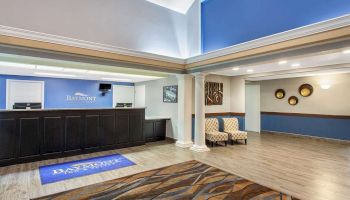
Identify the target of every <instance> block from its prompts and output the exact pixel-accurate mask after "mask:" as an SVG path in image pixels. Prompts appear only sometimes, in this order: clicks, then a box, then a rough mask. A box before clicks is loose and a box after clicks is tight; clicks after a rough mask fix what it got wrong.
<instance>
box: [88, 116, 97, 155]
mask: <svg viewBox="0 0 350 200" xmlns="http://www.w3.org/2000/svg"><path fill="white" fill-rule="evenodd" d="M99 127H100V117H99V115H86V117H85V149H91V148H97V147H99V145H100V137H99Z"/></svg>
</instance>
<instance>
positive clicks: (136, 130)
mask: <svg viewBox="0 0 350 200" xmlns="http://www.w3.org/2000/svg"><path fill="white" fill-rule="evenodd" d="M129 118H130V120H129V123H130V127H129V132H130V135H131V141H132V142H144V141H145V138H144V135H143V120H144V116H142V113H139V112H132V113H130V115H129Z"/></svg>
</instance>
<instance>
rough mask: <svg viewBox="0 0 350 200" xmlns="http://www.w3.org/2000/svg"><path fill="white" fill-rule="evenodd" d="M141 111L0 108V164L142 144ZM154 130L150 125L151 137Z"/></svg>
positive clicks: (142, 111) (142, 119)
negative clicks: (15, 109) (17, 109)
mask: <svg viewBox="0 0 350 200" xmlns="http://www.w3.org/2000/svg"><path fill="white" fill-rule="evenodd" d="M144 113H145V112H144V109H93V110H84V109H79V110H31V111H23V110H22V111H0V166H4V165H9V164H15V163H22V162H31V161H36V160H42V159H49V158H58V157H62V156H67V155H76V154H79V153H87V152H95V151H101V150H108V149H114V148H122V147H129V146H136V145H142V144H144V142H145V139H144V131H143V126H144V116H145V114H144ZM161 126H162V125H157V127H159V129H161V128H160V127H161ZM157 130H158V128H157ZM154 131H155V129H154V125H153V128H152V130H151V132H152V133H151V134H152V137H153V138H155V132H154ZM158 134H159V135H160V132H159V133H158Z"/></svg>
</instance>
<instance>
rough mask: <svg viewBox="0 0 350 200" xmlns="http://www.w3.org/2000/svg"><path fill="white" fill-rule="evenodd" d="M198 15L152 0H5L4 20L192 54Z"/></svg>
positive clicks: (0, 22)
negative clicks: (190, 34)
mask: <svg viewBox="0 0 350 200" xmlns="http://www.w3.org/2000/svg"><path fill="white" fill-rule="evenodd" d="M192 12H198V10H197V9H190V11H189V12H188V13H187V15H188V16H194V15H197V14H196V13H192ZM24 19H25V20H24ZM197 21H198V20H197V19H195V18H191V17H187V16H186V15H183V14H180V13H177V12H175V11H171V10H169V9H165V8H163V7H160V6H158V5H156V4H153V3H150V2H148V1H146V0H142V1H141V0H103V1H100V0H74V1H71V0H51V1H47V0H31V1H30V2H28V1H25V0H2V1H1V6H0V25H5V26H10V27H15V28H21V29H26V30H31V31H36V32H42V33H47V34H53V35H58V36H64V37H69V38H75V39H80V40H85V41H90V42H96V43H101V44H107V45H113V46H116V47H121V48H127V49H131V50H137V51H144V52H149V53H156V54H160V55H168V56H173V57H187V56H189V55H188V53H189V51H188V49H189V48H188V45H190V44H189V43H188V42H187V27H188V24H196V23H198V22H197ZM193 27H197V28H198V30H199V26H193ZM193 27H192V28H193ZM198 30H197V31H198ZM197 31H196V30H195V31H194V32H197ZM191 45H197V47H193V48H195V49H200V46H198V45H199V44H197V43H191ZM191 52H192V51H191Z"/></svg>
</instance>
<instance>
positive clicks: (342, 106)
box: [260, 74, 350, 115]
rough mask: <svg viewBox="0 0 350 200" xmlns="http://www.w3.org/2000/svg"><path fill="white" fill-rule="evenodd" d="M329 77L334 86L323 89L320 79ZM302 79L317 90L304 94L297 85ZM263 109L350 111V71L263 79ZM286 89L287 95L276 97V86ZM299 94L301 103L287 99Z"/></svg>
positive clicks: (349, 113)
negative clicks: (296, 103)
mask: <svg viewBox="0 0 350 200" xmlns="http://www.w3.org/2000/svg"><path fill="white" fill-rule="evenodd" d="M323 80H328V81H330V83H331V85H332V86H331V88H330V89H328V90H324V89H321V87H320V83H321V82H322V81H323ZM303 83H309V84H311V85H312V86H313V88H314V92H313V94H312V95H311V96H310V97H306V98H305V97H301V96H300V95H299V93H298V88H299V86H300V85H302V84H303ZM260 84H261V111H266V112H291V113H307V114H326V115H350V103H349V99H350V93H349V88H350V74H338V75H327V76H314V77H303V78H291V79H280V80H270V81H261V82H260ZM279 88H282V89H284V90H285V91H286V98H284V99H282V100H278V99H276V98H275V97H274V93H275V90H276V89H279ZM293 95H294V96H297V97H298V98H299V103H298V105H296V106H290V105H289V104H288V102H287V99H288V98H289V97H290V96H293Z"/></svg>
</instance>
